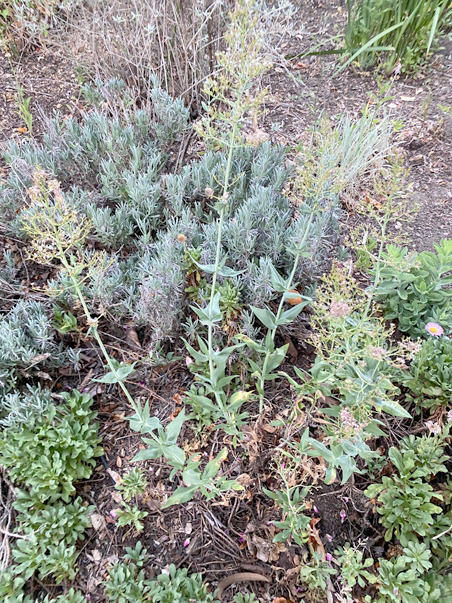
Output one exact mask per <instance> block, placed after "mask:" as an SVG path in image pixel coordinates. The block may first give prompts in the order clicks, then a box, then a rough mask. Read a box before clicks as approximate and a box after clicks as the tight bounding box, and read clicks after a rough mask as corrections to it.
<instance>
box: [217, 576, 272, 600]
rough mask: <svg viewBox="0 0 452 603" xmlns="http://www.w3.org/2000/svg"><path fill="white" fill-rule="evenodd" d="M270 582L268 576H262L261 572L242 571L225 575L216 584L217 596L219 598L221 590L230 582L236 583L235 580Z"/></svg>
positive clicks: (229, 584)
mask: <svg viewBox="0 0 452 603" xmlns="http://www.w3.org/2000/svg"><path fill="white" fill-rule="evenodd" d="M257 581H260V582H269V583H270V582H271V580H270V578H267V576H263V575H262V574H253V573H251V572H244V573H242V574H232V576H227V578H224V579H223V580H222V581H221V582H220V583H219V584H218V592H217V597H218V598H219V599H220V600H221V595H222V594H223V591H224V590H225V589H226V588H228V586H231V584H237V582H257Z"/></svg>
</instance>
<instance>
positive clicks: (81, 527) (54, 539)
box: [14, 490, 94, 546]
mask: <svg viewBox="0 0 452 603" xmlns="http://www.w3.org/2000/svg"><path fill="white" fill-rule="evenodd" d="M14 508H15V509H16V510H18V511H20V513H19V515H18V517H17V520H18V521H19V523H20V526H19V531H20V532H21V533H23V534H25V535H26V534H36V535H37V536H39V541H40V543H41V544H45V545H46V546H50V545H55V546H56V545H58V544H59V543H60V542H61V541H63V540H64V542H65V543H66V544H68V545H71V544H75V543H76V542H77V540H78V539H81V540H83V539H84V532H85V529H86V528H87V527H88V526H90V524H91V522H90V518H89V516H90V514H91V513H92V512H93V511H94V506H92V505H91V506H85V505H83V502H82V499H81V498H80V497H78V498H76V499H74V501H73V502H70V503H68V504H65V503H63V502H62V501H56V502H52V503H50V504H45V503H42V502H41V501H40V500H39V498H38V497H36V496H30V495H29V494H28V493H27V492H24V491H21V490H19V491H17V493H16V501H15V502H14Z"/></svg>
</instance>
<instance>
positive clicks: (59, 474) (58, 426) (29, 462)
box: [0, 390, 102, 502]
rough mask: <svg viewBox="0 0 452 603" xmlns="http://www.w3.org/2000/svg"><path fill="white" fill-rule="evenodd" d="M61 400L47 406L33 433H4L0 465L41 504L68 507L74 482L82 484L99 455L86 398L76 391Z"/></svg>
mask: <svg viewBox="0 0 452 603" xmlns="http://www.w3.org/2000/svg"><path fill="white" fill-rule="evenodd" d="M62 395H63V399H64V404H62V405H60V406H58V407H56V406H55V405H54V404H52V405H50V406H49V407H48V408H47V412H46V414H45V415H42V416H41V417H40V418H39V419H37V420H36V422H35V424H34V425H33V427H27V426H23V427H21V428H16V427H9V428H7V429H5V430H4V431H3V433H2V435H1V437H0V464H2V465H3V466H4V467H6V468H7V469H8V470H9V476H10V479H12V480H13V481H14V482H21V483H24V484H26V485H27V486H28V487H29V488H30V489H31V494H32V496H33V497H36V498H39V499H40V500H41V501H45V500H47V499H51V500H52V501H54V500H56V499H58V498H61V499H62V500H63V501H65V502H68V501H69V497H70V496H71V495H72V494H73V492H74V491H75V488H74V482H75V481H77V480H80V479H88V478H89V477H90V475H91V472H92V468H93V466H94V464H95V461H94V459H95V458H96V457H98V456H100V455H101V454H102V448H100V447H99V446H98V443H99V441H100V438H99V437H98V436H97V430H98V425H97V423H92V420H93V419H94V418H95V416H96V413H95V412H94V411H92V410H91V404H92V400H91V398H90V396H88V395H87V394H81V393H80V392H78V391H77V390H73V391H72V392H71V393H64V394H62Z"/></svg>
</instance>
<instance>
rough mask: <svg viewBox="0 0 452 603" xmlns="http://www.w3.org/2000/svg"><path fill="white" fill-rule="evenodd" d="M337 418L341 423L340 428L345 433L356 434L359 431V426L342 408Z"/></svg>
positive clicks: (349, 413)
mask: <svg viewBox="0 0 452 603" xmlns="http://www.w3.org/2000/svg"><path fill="white" fill-rule="evenodd" d="M339 416H340V419H341V422H342V428H343V429H345V431H346V432H348V433H352V434H358V433H359V432H360V431H361V426H360V424H359V423H358V422H357V421H356V419H355V418H354V417H353V415H352V414H351V412H350V411H349V410H347V409H346V408H343V409H342V410H341V412H340V415H339Z"/></svg>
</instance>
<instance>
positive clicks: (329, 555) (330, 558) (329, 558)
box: [325, 553, 333, 561]
mask: <svg viewBox="0 0 452 603" xmlns="http://www.w3.org/2000/svg"><path fill="white" fill-rule="evenodd" d="M325 557H326V560H327V561H333V555H332V554H331V553H327V554H326V556H325Z"/></svg>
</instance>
